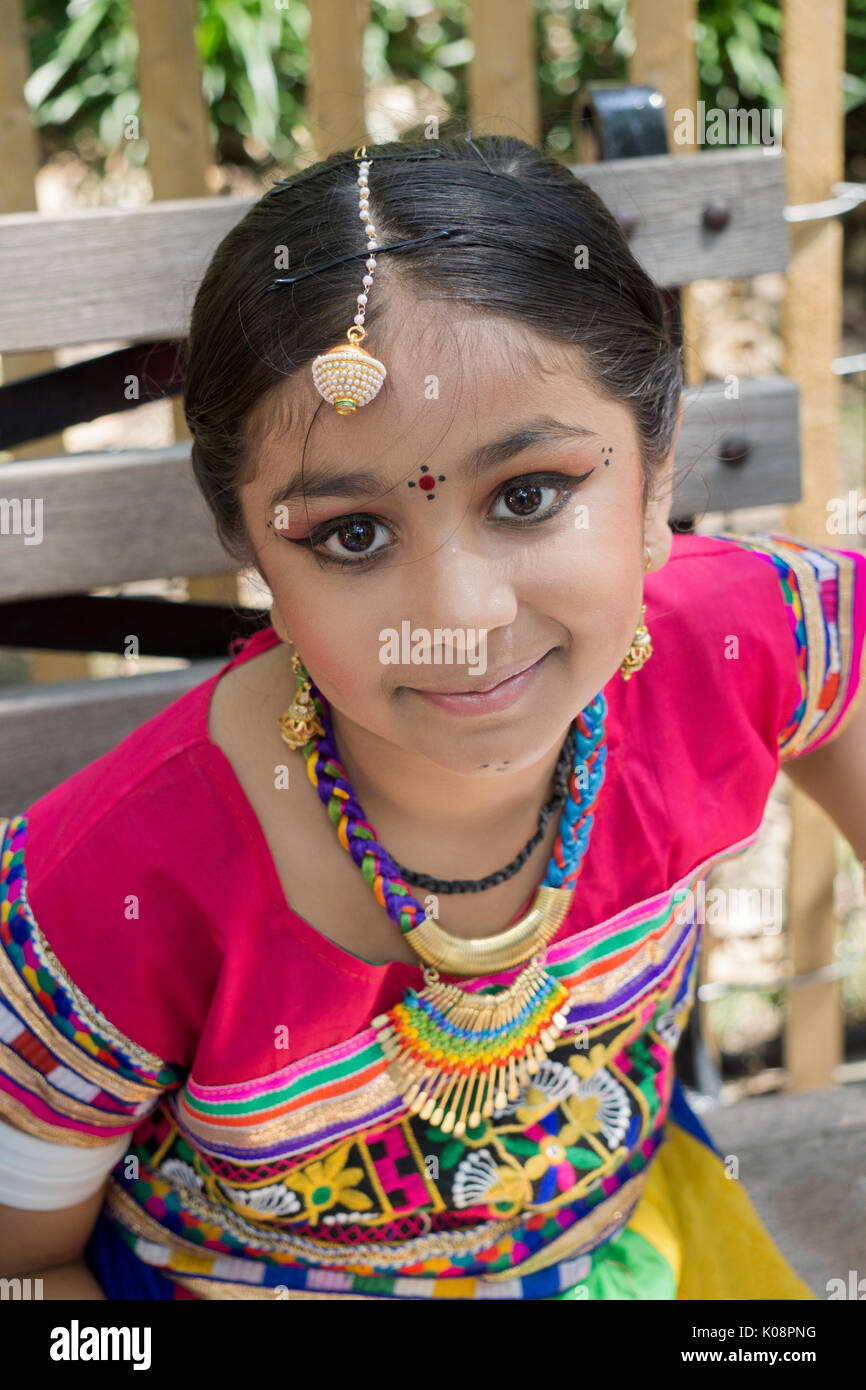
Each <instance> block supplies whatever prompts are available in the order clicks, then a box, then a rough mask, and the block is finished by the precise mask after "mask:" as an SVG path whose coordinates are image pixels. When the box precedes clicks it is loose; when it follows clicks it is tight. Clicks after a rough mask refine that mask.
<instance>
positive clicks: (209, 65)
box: [25, 0, 866, 176]
mask: <svg viewBox="0 0 866 1390" xmlns="http://www.w3.org/2000/svg"><path fill="white" fill-rule="evenodd" d="M527 3H529V0H527ZM580 3H581V0H534V4H533V10H534V22H535V28H536V42H537V52H538V54H539V88H540V97H541V109H542V130H543V141H544V144H545V146H546V147H547V148H548V149H549V150H551V151H552V152H554V153H556V154H560V155H566V156H567V155H568V154H569V153H571V152H572V151H573V132H572V125H571V106H572V101H573V97H574V95H575V93H576V92H577V91H578V89H579V87H580V86H581V85H582V84H583V83H585V82H588V81H598V80H608V81H615V82H624V81H625V79H626V65H627V59H628V56H629V54H630V52H631V51H632V49H633V45H634V41H633V37H632V34H631V30H630V27H629V21H628V6H627V3H626V0H587V4H586V8H582V7H580ZM465 13H466V5H465V3H463V0H440V3H433V0H372V3H371V6H370V22H369V24H368V26H367V29H366V33H365V37H364V69H365V77H366V80H367V82H368V84H369V86H370V87H371V89H375V88H377V87H380V86H390V85H393V84H402V83H406V84H409V85H410V86H411V87H412V88H413V89H414V90H415V91H416V94H417V99H418V104H419V109H420V111H421V112H422V113H425V112H426V109H427V105H429V102H430V100H431V94H435V96H436V97H438V98H439V99H440V100H441V102H442V103H443V104H444V105H446V106H447V107H448V109H449V110H450V111H453V112H455V113H456V114H458V115H465V112H466V105H467V91H466V67H467V63H468V62H469V60H470V59H471V56H472V45H471V43H470V41H469V40H468V39H467V37H466V34H465V31H464V21H465ZM25 15H26V22H27V28H28V35H29V41H30V50H31V63H32V76H31V78H30V80H29V82H28V83H27V88H26V95H27V100H28V102H29V104H30V106H31V109H32V111H33V114H34V119H35V120H36V123H37V125H38V126H39V127H40V129H41V131H42V132H43V136H44V141H45V146H46V153H49V152H50V151H51V150H52V149H56V148H62V147H68V146H69V145H75V146H77V147H78V148H79V149H80V150H81V151H82V153H84V152H87V153H88V155H89V156H90V157H100V156H101V157H104V156H105V155H107V154H108V153H109V152H111V151H112V150H116V149H117V148H118V147H119V145H120V142H121V138H122V132H123V122H124V118H125V117H128V116H129V115H131V114H136V113H137V112H138V101H139V98H138V91H137V87H136V62H137V40H136V34H135V26H134V22H133V17H132V14H131V7H130V5H129V3H128V0H26V3H25ZM198 15H199V20H198V24H197V27H196V39H197V43H198V49H199V54H200V59H201V65H202V86H203V91H204V94H205V98H206V100H207V102H208V104H209V107H210V113H211V126H212V136H213V141H214V145H215V148H216V149H217V152H218V158H219V159H220V160H221V161H228V162H232V163H253V164H270V163H273V162H274V161H276V162H277V163H279V164H282V165H289V166H290V165H291V164H292V163H293V162H294V159H295V157H296V155H297V154H298V152H299V151H301V150H304V149H307V148H308V147H309V143H310V141H309V134H308V130H307V122H306V115H305V110H304V98H305V82H306V71H307V54H306V44H307V36H308V34H309V28H310V14H309V9H308V6H307V5H306V4H304V3H302V0H198ZM698 16H699V18H698V22H697V24H696V26H695V34H694V39H695V44H696V48H697V54H698V61H699V71H700V91H699V96H700V98H701V99H702V100H703V101H704V102H705V103H706V105H707V107H722V108H724V109H727V108H730V107H736V106H743V105H750V106H757V107H759V108H763V107H770V108H772V107H779V106H784V100H783V91H782V86H781V79H780V74H779V55H780V47H781V35H780V31H781V24H782V16H781V10H780V5H779V3H774V0H700V3H699V6H698ZM817 22H819V21H818V20H817V17H816V23H817ZM846 69H847V71H846V73H845V75H844V77H843V82H842V89H843V98H844V102H845V109H846V112H847V113H848V119H847V147H848V153H849V155H856V156H859V157H864V156H866V80H864V76H863V74H864V73H866V0H849V3H848V10H847V22H846ZM425 95H426V99H427V101H426V105H425ZM371 133H373V132H371ZM374 138H379V137H378V135H374ZM146 152H147V147H146V143H145V142H144V141H143V140H142V141H137V142H135V141H129V142H127V157H128V158H129V159H130V162H134V163H141V162H143V160H144V158H145V157H146ZM861 176H862V175H861Z"/></svg>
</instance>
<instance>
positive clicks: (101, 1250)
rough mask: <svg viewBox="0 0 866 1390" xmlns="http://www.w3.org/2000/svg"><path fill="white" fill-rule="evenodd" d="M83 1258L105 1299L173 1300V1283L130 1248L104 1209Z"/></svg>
mask: <svg viewBox="0 0 866 1390" xmlns="http://www.w3.org/2000/svg"><path fill="white" fill-rule="evenodd" d="M84 1261H85V1264H86V1265H87V1267H88V1269H89V1270H90V1272H91V1274H92V1275H93V1277H94V1279H95V1280H96V1282H97V1283H98V1284H99V1286H100V1288H101V1289H102V1292H103V1293H104V1294H105V1297H106V1298H108V1299H174V1297H175V1285H174V1284H173V1283H172V1281H171V1280H170V1279H166V1277H165V1275H164V1274H160V1272H159V1270H158V1269H153V1268H152V1267H151V1266H150V1265H146V1264H145V1263H144V1262H143V1261H142V1260H140V1259H139V1258H138V1256H137V1255H136V1254H135V1253H134V1252H133V1251H132V1250H130V1248H129V1246H128V1245H127V1243H126V1241H125V1240H124V1239H123V1236H122V1235H121V1234H120V1232H119V1231H118V1229H117V1227H116V1226H115V1225H114V1223H113V1222H112V1221H110V1220H109V1218H108V1217H107V1216H106V1214H105V1208H104V1207H103V1208H102V1211H101V1212H100V1213H99V1218H98V1220H97V1222H96V1225H95V1226H94V1228H93V1231H92V1232H91V1235H90V1239H89V1240H88V1242H87V1245H86V1246H85V1248H84Z"/></svg>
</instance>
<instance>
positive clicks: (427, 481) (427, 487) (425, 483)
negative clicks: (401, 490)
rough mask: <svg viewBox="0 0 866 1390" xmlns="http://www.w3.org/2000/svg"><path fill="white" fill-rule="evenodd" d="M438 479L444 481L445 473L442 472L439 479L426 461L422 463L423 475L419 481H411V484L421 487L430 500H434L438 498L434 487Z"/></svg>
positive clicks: (411, 485)
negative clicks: (434, 475)
mask: <svg viewBox="0 0 866 1390" xmlns="http://www.w3.org/2000/svg"><path fill="white" fill-rule="evenodd" d="M437 481H438V482H440V483H444V481H445V474H444V473H440V474H439V476H438V479H437V478H434V477H433V474H432V473H431V472H430V469H429V468H428V467H427V465H426V463H422V465H421V477H420V478H419V479H418V481H417V482H410V484H409V486H410V487H419V488H420V489H421V491H422V492H423V493H426V496H427V500H428V502H433V501H435V498H436V493H435V492H434V490H433V489H434V488H435V486H436V483H437Z"/></svg>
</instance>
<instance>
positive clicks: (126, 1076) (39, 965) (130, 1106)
mask: <svg viewBox="0 0 866 1390" xmlns="http://www.w3.org/2000/svg"><path fill="white" fill-rule="evenodd" d="M26 839H27V818H26V816H15V817H13V818H12V819H11V820H10V819H0V1113H3V1114H6V1115H8V1116H9V1118H10V1119H12V1120H13V1121H14V1122H15V1123H16V1124H19V1125H21V1126H22V1128H24V1129H26V1130H28V1131H29V1132H30V1133H31V1134H35V1135H37V1136H38V1137H40V1138H48V1139H51V1138H54V1139H57V1138H59V1137H60V1136H59V1135H58V1132H57V1131H58V1129H62V1131H63V1135H62V1137H63V1140H64V1142H66V1143H71V1144H78V1145H80V1146H81V1147H82V1148H91V1147H97V1146H98V1145H99V1144H103V1143H105V1142H107V1141H108V1140H111V1139H113V1138H115V1137H116V1136H118V1135H122V1134H130V1133H132V1131H133V1130H134V1129H135V1126H136V1124H137V1123H138V1122H139V1120H140V1119H141V1117H142V1116H143V1115H146V1114H147V1113H148V1112H149V1111H150V1110H152V1109H153V1107H154V1106H155V1105H156V1103H157V1101H158V1100H159V1097H160V1095H161V1094H162V1093H163V1092H164V1091H166V1090H168V1089H170V1088H172V1087H177V1086H179V1085H180V1084H181V1081H182V1079H183V1075H184V1073H183V1072H182V1071H181V1070H180V1069H178V1068H175V1067H173V1066H171V1065H169V1064H168V1063H166V1062H164V1061H162V1060H161V1059H160V1058H159V1057H156V1056H154V1054H153V1053H151V1052H148V1051H147V1050H146V1049H145V1048H142V1047H139V1046H138V1045H137V1044H136V1043H134V1042H133V1041H132V1040H131V1039H130V1038H127V1037H126V1036H125V1035H124V1034H123V1033H121V1032H120V1031H119V1030H118V1029H117V1028H115V1027H114V1026H113V1025H112V1024H111V1023H110V1022H109V1021H108V1019H107V1018H106V1017H105V1015H104V1014H102V1013H101V1012H100V1011H99V1010H98V1009H97V1008H95V1007H94V1005H93V1004H91V1002H90V1001H89V1000H88V999H87V997H86V995H85V994H84V993H83V992H82V991H81V990H80V989H79V988H78V987H77V985H75V984H74V982H73V981H72V980H71V979H70V978H69V976H68V975H67V973H66V971H65V970H64V969H63V966H62V965H61V964H60V962H59V961H58V960H57V957H56V956H55V955H54V953H53V951H52V950H51V947H50V946H49V944H48V941H47V940H46V938H45V935H44V933H43V932H42V930H41V928H40V927H39V925H38V924H37V922H36V920H35V918H34V916H33V913H32V911H31V909H30V904H29V901H28V897H27V877H26V868H25V862H24V861H25V845H26Z"/></svg>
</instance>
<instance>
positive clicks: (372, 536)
mask: <svg viewBox="0 0 866 1390" xmlns="http://www.w3.org/2000/svg"><path fill="white" fill-rule="evenodd" d="M363 346H364V347H365V348H366V349H367V350H368V351H369V352H371V353H372V354H373V356H379V357H380V358H381V360H382V361H383V362H384V365H385V367H386V368H387V371H388V378H387V380H386V382H385V384H384V386H383V387H382V389H381V391H380V392H379V395H378V396H377V397H376V399H375V400H374V401H372V402H371V403H370V404H369V405H366V406H364V407H362V408H360V409H359V410H358V411H357V412H356V413H355V414H352V415H347V416H341V415H339V414H337V412H336V411H335V410H334V408H333V407H332V406H330V405H328V404H327V403H324V402H322V400H321V397H320V396H319V395H318V393H317V392H316V390H315V388H314V387H313V385H312V378H311V374H310V368H309V366H308V367H307V368H306V369H305V370H304V371H302V372H300V373H298V374H297V376H296V377H293V378H292V379H291V380H290V381H288V382H287V383H286V385H285V386H281V387H280V388H279V390H278V391H277V392H276V393H275V397H272V398H271V399H270V400H269V401H267V402H263V403H262V405H263V407H264V411H265V414H264V415H262V414H261V413H259V414H257V415H254V417H253V419H252V420H251V422H250V424H251V426H252V429H251V432H250V441H251V449H252V453H253V457H254V460H255V464H256V468H257V472H256V475H255V478H254V480H253V481H252V482H250V483H248V484H246V485H245V486H244V487H243V488H242V490H241V500H242V504H243V508H244V514H245V518H246V522H247V526H248V529H249V534H250V536H251V538H252V541H253V544H254V546H255V548H256V552H257V559H258V564H259V567H260V570H261V573H262V575H263V576H264V578H265V580H266V582H267V584H268V586H269V588H270V589H271V592H272V594H273V596H274V604H275V610H276V613H275V622H276V618H277V615H278V616H279V619H280V620H281V622H276V625H277V627H278V629H281V630H282V634H283V635H285V634H286V633H288V634H289V635H290V636H291V639H292V642H293V643H294V644H295V646H297V648H298V651H299V652H300V655H301V657H302V659H303V661H304V664H305V665H306V667H307V669H308V671H309V672H310V675H311V676H312V678H313V680H314V681H315V682H316V685H317V686H318V687H319V689H320V690H321V691H322V693H323V695H325V696H326V698H327V699H328V700H329V701H330V702H331V704H332V706H333V707H334V709H335V710H336V711H338V712H339V722H340V727H341V728H342V729H344V730H348V731H349V732H353V733H354V734H355V736H356V741H358V742H360V741H363V742H364V744H365V746H366V747H367V748H368V749H370V748H371V747H372V748H373V749H375V747H376V746H377V745H378V741H379V740H381V741H383V742H384V744H387V745H389V749H388V752H389V753H390V754H393V753H394V752H396V751H397V750H402V751H403V752H404V753H406V754H408V755H411V756H412V757H413V758H418V757H420V758H422V759H426V760H428V761H429V762H430V763H432V764H435V765H436V766H438V767H439V768H441V769H446V770H448V771H450V772H454V773H461V774H464V775H478V776H485V775H487V774H488V773H493V772H495V771H497V770H498V771H517V770H518V769H520V768H524V767H528V766H530V765H531V764H532V763H533V762H535V761H537V760H538V759H539V758H540V757H541V756H543V754H544V753H545V752H546V751H547V750H549V749H550V747H551V745H552V743H553V741H554V739H555V738H556V737H560V736H561V735H562V733H563V731H564V730H565V729H566V728H567V727H568V725H569V723H570V722H571V720H572V719H573V718H574V716H575V714H577V712H578V711H579V710H580V709H581V708H583V706H584V705H586V704H587V703H588V702H589V701H590V700H591V699H592V698H593V697H594V696H595V695H596V694H597V693H598V692H599V691H600V690H601V689H602V687H603V686H604V685H605V684H606V682H607V681H609V680H610V679H611V677H612V676H613V675H614V673H615V672H616V670H617V667H618V666H619V664H620V662H621V661H622V659H623V657H624V655H625V653H626V651H627V650H628V647H629V645H630V643H631V641H632V638H633V635H634V631H635V628H636V626H637V624H638V622H639V620H640V610H641V594H642V577H643V566H644V521H645V518H644V516H643V514H642V510H641V465H640V459H639V455H638V443H637V436H636V432H635V428H634V424H633V420H632V416H631V412H630V410H629V409H628V408H627V407H626V406H625V405H621V404H616V403H613V402H611V401H609V400H606V399H604V398H603V397H602V396H600V395H599V394H598V393H597V391H596V390H595V389H594V388H593V386H592V385H591V384H590V381H589V379H588V377H587V376H586V374H585V372H584V370H583V369H582V367H581V365H580V361H579V358H578V356H577V354H576V352H574V353H572V352H570V351H569V350H568V349H566V348H564V347H561V346H558V345H551V344H550V343H548V342H547V341H546V340H543V339H541V338H539V337H537V336H536V335H535V334H533V333H531V332H529V331H528V330H523V329H521V328H520V327H516V326H515V325H514V323H513V322H511V321H507V320H504V319H502V320H500V319H493V318H489V317H488V318H485V317H484V316H482V315H479V314H477V313H476V314H472V313H467V314H465V315H462V314H461V313H460V311H459V310H456V311H455V310H454V309H453V308H452V307H450V306H444V307H443V306H442V304H441V303H439V304H436V305H434V306H433V312H430V310H429V309H428V306H427V305H424V306H423V310H422V309H421V308H420V306H419V304H418V303H417V302H416V301H414V300H412V301H408V300H403V301H399V300H397V299H396V297H395V296H394V295H393V294H390V302H389V312H388V315H387V327H383V328H379V327H378V326H377V328H376V329H375V330H373V331H371V333H370V338H369V340H367V341H365V342H364V344H363ZM287 406H288V407H289V408H290V409H291V412H292V421H291V424H290V427H289V428H288V429H286V428H285V427H284V426H283V425H280V424H278V423H276V418H275V417H276V416H277V415H279V414H281V413H283V414H285V412H286V407H287ZM318 407H320V408H318ZM317 408H318V409H317ZM314 411H317V413H316V418H315V422H314V423H313V426H312V429H311V430H310V432H309V438H308V440H307V445H306V454H305V457H304V467H303V480H304V489H305V492H304V491H302V489H301V480H300V458H301V451H302V448H303V443H304V437H305V435H306V433H307V429H308V427H309V422H310V419H311V416H312V414H313V412H314ZM254 439H257V440H258V442H257V443H253V440H254ZM671 464H672V455H671V459H670V460H669V461H668V463H667V465H666V467H667V471H668V472H669V471H670V466H671ZM431 482H432V483H433V484H434V485H433V486H432V487H431V486H430V483H431ZM651 507H652V504H651ZM649 512H650V509H648V516H647V522H648V526H647V532H646V537H647V541H648V543H649V546H650V550H651V552H652V555H653V568H658V567H659V566H660V565H661V564H663V563H664V561H665V560H666V558H667V554H668V553H669V548H670V544H669V543H670V531H669V530H668V528H667V524H666V522H664V521H663V520H661V519H660V517H659V516H657V515H656V513H655V511H654V510H653V511H652V515H650V514H649ZM446 630H450V632H451V634H452V635H451V636H450V637H449V635H448V633H447V631H446ZM404 632H405V633H406V634H407V636H406V638H405V640H404V637H403V634H404ZM461 639H462V642H463V643H465V645H461ZM413 652H414V656H413ZM437 654H438V656H439V658H440V660H439V661H438V662H437V660H436V657H437ZM537 662H540V663H541V664H540V665H539V666H538V667H537V669H536V670H535V671H534V673H533V674H532V675H531V677H530V678H529V679H528V680H525V681H524V683H523V685H522V688H518V689H515V688H514V687H511V688H510V690H509V692H508V693H509V694H510V695H511V696H512V698H511V699H510V701H508V700H505V701H501V700H500V701H499V703H498V707H497V702H496V701H493V700H488V701H487V702H483V701H481V700H480V697H479V696H478V694H477V693H476V695H475V699H474V701H464V702H462V703H456V704H454V705H452V706H447V704H446V703H445V702H441V701H435V700H433V699H431V698H429V694H428V692H449V691H452V692H453V691H464V692H465V691H470V692H471V691H476V692H477V690H478V688H479V687H482V686H491V685H492V684H493V683H494V682H495V681H497V680H501V679H502V678H503V677H507V676H509V675H510V673H511V672H513V671H515V670H517V669H520V668H524V667H529V666H531V665H532V664H533V663H537ZM517 684H518V685H519V683H517ZM501 694H502V692H500V697H501ZM336 717H337V716H335V718H336ZM371 739H372V744H371V742H370V741H371ZM382 751H383V752H384V751H385V750H384V749H382Z"/></svg>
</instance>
